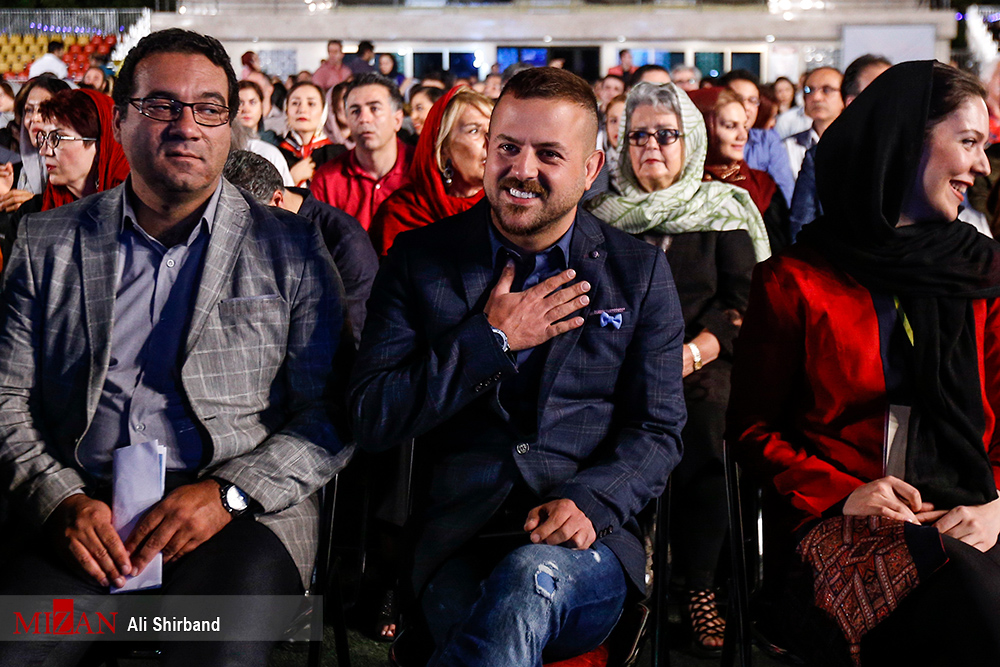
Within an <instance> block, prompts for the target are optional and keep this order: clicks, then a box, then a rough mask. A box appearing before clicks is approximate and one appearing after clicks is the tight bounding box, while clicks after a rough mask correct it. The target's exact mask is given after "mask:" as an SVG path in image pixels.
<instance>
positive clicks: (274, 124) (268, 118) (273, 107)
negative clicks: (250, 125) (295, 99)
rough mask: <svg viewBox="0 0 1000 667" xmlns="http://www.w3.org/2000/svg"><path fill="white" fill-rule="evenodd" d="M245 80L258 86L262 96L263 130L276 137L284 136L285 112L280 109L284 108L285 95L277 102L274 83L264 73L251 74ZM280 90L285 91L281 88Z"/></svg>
mask: <svg viewBox="0 0 1000 667" xmlns="http://www.w3.org/2000/svg"><path fill="white" fill-rule="evenodd" d="M246 80H247V81H252V82H254V83H256V84H257V85H258V86H260V90H261V92H262V93H263V94H264V97H263V99H262V102H263V103H264V109H263V116H264V130H267V131H270V132H273V133H274V134H275V136H278V137H283V136H285V133H286V132H288V125H287V124H286V122H285V112H284V111H282V109H284V108H285V105H284V101H285V98H287V93H286V94H285V98H282V99H281V100H280V101H279V100H277V99H276V97H277V96H276V93H277V92H278V91H277V89H276V87H275V85H274V83H272V82H271V77H269V76H268V75H267V74H265V73H264V72H251V73H250V75H249V76H247V79H246ZM282 90H287V89H285V88H284V87H282Z"/></svg>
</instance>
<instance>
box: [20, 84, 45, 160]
mask: <svg viewBox="0 0 1000 667" xmlns="http://www.w3.org/2000/svg"><path fill="white" fill-rule="evenodd" d="M50 99H52V93H50V92H49V91H47V90H45V89H44V88H42V87H41V86H35V87H34V88H32V89H31V92H29V93H28V98H27V99H26V100H25V101H24V119H23V121H22V122H23V123H24V129H25V130H27V132H28V140H29V141H31V145H32V146H34V147H35V148H38V144H37V143H35V135H36V134H37V133H38V130H39V129H40V128H41V125H42V116H41V114H39V113H38V107H39V106H41V104H42V102H44V101H46V100H50Z"/></svg>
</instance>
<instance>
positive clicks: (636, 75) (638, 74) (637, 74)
mask: <svg viewBox="0 0 1000 667" xmlns="http://www.w3.org/2000/svg"><path fill="white" fill-rule="evenodd" d="M688 69H692V70H693V69H694V67H689V68H688ZM646 72H663V73H664V74H666V75H667V76H669V77H670V78H671V79H673V75H672V74H671V73H670V72H669V71H667V68H666V67H663V66H662V65H657V64H655V63H650V64H649V65H643V66H642V67H637V68H636V70H635V71H634V72H632V76H631V77H629V84H630V85H633V86H634V85H635V84H637V83H639V81H640V80H642V76H643V74H645V73H646ZM612 76H614V75H612ZM698 76H701V73H700V72H699V73H698ZM604 78H607V77H604Z"/></svg>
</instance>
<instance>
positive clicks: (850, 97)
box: [789, 53, 892, 241]
mask: <svg viewBox="0 0 1000 667" xmlns="http://www.w3.org/2000/svg"><path fill="white" fill-rule="evenodd" d="M890 67H892V63H891V62H889V61H888V60H886V59H885V58H883V57H882V56H875V55H872V54H870V53H869V54H865V55H863V56H859V57H858V58H855V59H854V61H853V62H852V63H851V64H850V65H848V66H847V69H845V70H844V78H843V79H842V80H841V83H840V96H841V98H842V99H843V100H844V107H845V108H847V106H849V105H850V103H851V102H853V101H854V98H855V97H857V96H858V95H860V94H861V91H862V90H864V89H865V88H867V87H868V84H870V83H871V82H872V81H874V80H875V77H877V76H878V75H880V74H881V73H882V72H884V71H886V70H887V69H889V68H890ZM790 209H791V210H790V212H789V235H790V237H791V239H792V241H794V240H795V237H796V236H798V235H799V231H800V230H801V229H802V227H804V226H805V225H807V224H809V223H810V222H812V221H813V220H815V219H816V218H817V217H819V216H820V215H821V214H822V213H823V210H822V208H821V207H820V205H819V197H818V196H817V193H816V147H815V146H813V147H812V148H810V149H809V150H807V151H806V154H805V157H803V158H802V168H801V169H799V176H798V178H796V179H795V193H794V194H793V195H792V205H791V207H790Z"/></svg>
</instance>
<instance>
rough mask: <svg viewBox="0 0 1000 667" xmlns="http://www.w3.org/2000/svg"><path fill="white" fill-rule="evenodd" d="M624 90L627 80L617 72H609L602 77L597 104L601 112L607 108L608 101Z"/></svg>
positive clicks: (598, 87) (598, 88)
mask: <svg viewBox="0 0 1000 667" xmlns="http://www.w3.org/2000/svg"><path fill="white" fill-rule="evenodd" d="M624 92H625V80H624V79H623V78H622V77H620V76H618V75H616V74H609V75H607V76H606V77H604V78H603V79H601V83H600V84H599V85H598V86H597V104H598V108H599V109H600V111H601V114H603V113H604V111H605V109H607V107H608V102H610V101H611V100H613V99H614V98H616V97H618V96H619V95H621V94H623V93H624Z"/></svg>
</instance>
